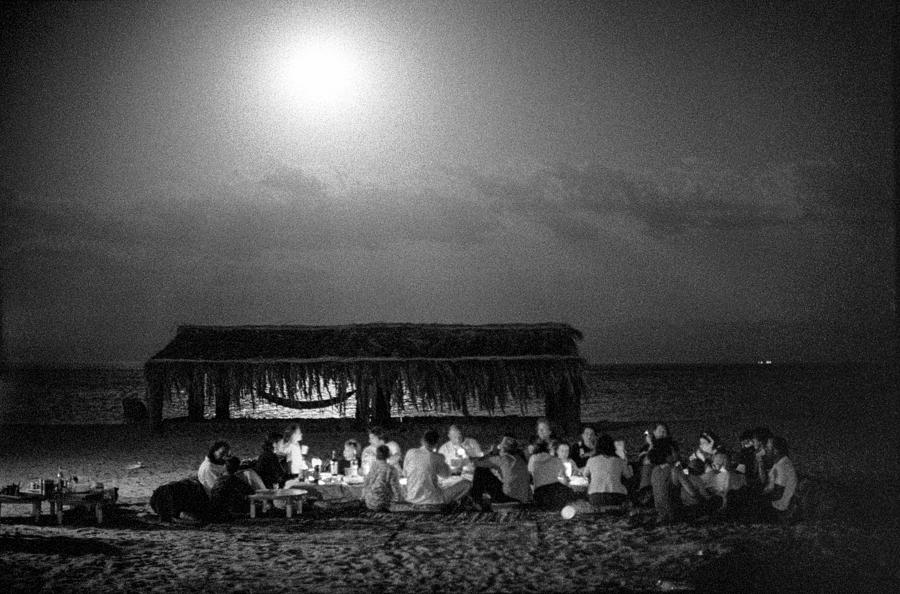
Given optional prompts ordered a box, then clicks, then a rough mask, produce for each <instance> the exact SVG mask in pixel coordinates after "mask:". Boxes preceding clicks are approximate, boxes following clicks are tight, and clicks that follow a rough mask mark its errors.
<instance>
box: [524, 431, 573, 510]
mask: <svg viewBox="0 0 900 594" xmlns="http://www.w3.org/2000/svg"><path fill="white" fill-rule="evenodd" d="M557 444H558V442H557V441H556V440H551V441H550V443H549V444H548V443H547V442H545V441H539V442H537V443H535V444H534V452H533V453H532V454H531V457H530V458H528V472H529V473H530V474H531V482H532V486H533V487H534V503H535V505H537V506H538V507H539V508H541V509H548V510H554V511H559V510H561V509H562V508H563V507H564V506H565V505H566V504H567V503H569V502H570V501H573V500H574V499H575V493H574V492H573V491H572V489H570V488H569V477H568V476H567V475H566V467H565V465H564V464H563V462H562V460H560V459H559V458H557V457H556V456H554V455H553V454H551V453H550V449H551V448H553V447H556V446H557Z"/></svg>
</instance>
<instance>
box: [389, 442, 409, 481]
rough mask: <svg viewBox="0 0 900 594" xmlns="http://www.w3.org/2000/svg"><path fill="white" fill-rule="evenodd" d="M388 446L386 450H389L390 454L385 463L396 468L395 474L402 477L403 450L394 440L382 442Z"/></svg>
mask: <svg viewBox="0 0 900 594" xmlns="http://www.w3.org/2000/svg"><path fill="white" fill-rule="evenodd" d="M384 445H386V446H387V447H388V450H389V451H390V452H391V454H390V456H388V459H387V463H388V464H390V465H391V466H393V467H394V468H396V469H397V476H399V477H401V478H402V477H403V476H404V474H403V451H402V450H401V449H400V444H399V443H397V442H396V441H389V442H387V443H386V444H384Z"/></svg>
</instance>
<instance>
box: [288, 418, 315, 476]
mask: <svg viewBox="0 0 900 594" xmlns="http://www.w3.org/2000/svg"><path fill="white" fill-rule="evenodd" d="M292 427H294V432H293V433H292V434H291V435H290V436H289V437H288V439H290V440H291V441H290V442H289V443H288V444H287V458H286V460H285V463H286V464H287V469H288V472H289V473H290V474H291V476H294V477H298V478H300V479H302V478H303V473H304V472H306V470H307V469H308V468H309V464H308V463H307V461H306V455H307V454H308V453H309V446H307V445H306V444H304V443H303V431H301V430H300V426H299V425H292Z"/></svg>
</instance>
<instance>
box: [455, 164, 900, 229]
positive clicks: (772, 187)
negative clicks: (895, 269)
mask: <svg viewBox="0 0 900 594" xmlns="http://www.w3.org/2000/svg"><path fill="white" fill-rule="evenodd" d="M470 175H471V177H470V180H471V184H472V186H473V187H474V188H475V189H476V190H477V191H478V192H479V193H480V194H481V195H483V196H484V197H486V198H488V199H489V200H491V201H492V204H493V206H494V208H496V209H497V210H498V211H500V212H504V213H511V214H516V215H522V216H526V217H529V218H532V219H535V220H538V221H541V222H542V223H543V224H545V225H546V226H547V227H548V228H549V229H550V230H551V231H553V233H554V234H555V235H557V236H559V237H562V238H564V239H568V240H571V241H576V242H577V241H583V240H587V239H591V238H596V237H597V236H598V235H599V234H602V233H603V232H604V231H603V229H604V225H603V221H604V220H609V219H611V218H612V217H625V218H626V219H627V220H631V221H633V222H635V223H638V224H640V225H641V226H643V228H644V229H645V230H646V231H647V232H648V233H649V234H651V235H653V236H656V237H660V238H665V237H668V236H673V235H679V234H683V233H686V232H689V231H697V230H700V231H703V230H706V231H735V230H754V229H762V228H766V227H780V226H795V225H803V224H807V223H815V222H833V223H838V222H839V223H841V224H851V223H853V222H860V221H868V220H872V219H879V218H881V219H883V218H884V217H885V214H886V213H887V209H888V207H889V202H888V196H889V187H888V186H887V185H886V184H884V183H882V182H881V181H880V180H878V179H877V178H875V177H874V175H873V174H872V172H867V171H865V170H859V169H853V168H845V167H839V166H837V165H833V164H832V165H822V164H808V163H802V164H798V165H788V166H782V167H773V168H770V169H767V170H764V171H760V172H755V173H751V174H738V173H736V172H733V171H729V170H725V169H718V168H715V167H711V166H709V165H704V164H697V163H696V162H693V161H690V160H689V161H687V163H686V164H685V166H684V167H679V168H673V169H667V170H663V171H660V172H657V173H654V174H644V175H639V174H635V173H630V172H626V171H624V170H621V169H613V168H610V167H604V166H591V167H575V166H571V165H556V166H554V167H550V168H546V169H544V170H542V171H539V172H537V173H534V174H531V175H529V176H526V177H524V178H522V179H513V178H503V177H496V176H486V175H482V174H478V173H473V172H470ZM848 214H850V215H851V216H850V217H849V218H848V216H847V215H848Z"/></svg>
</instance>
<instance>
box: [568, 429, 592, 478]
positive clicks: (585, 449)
mask: <svg viewBox="0 0 900 594" xmlns="http://www.w3.org/2000/svg"><path fill="white" fill-rule="evenodd" d="M596 454H597V430H596V429H594V428H593V427H592V426H591V425H585V426H584V427H582V429H581V439H580V440H579V441H578V443H576V444H575V449H574V451H573V452H572V461H573V462H575V465H576V466H577V467H578V468H584V465H585V464H586V463H587V461H588V458H590V457H591V456H595V455H596Z"/></svg>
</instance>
